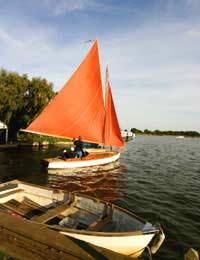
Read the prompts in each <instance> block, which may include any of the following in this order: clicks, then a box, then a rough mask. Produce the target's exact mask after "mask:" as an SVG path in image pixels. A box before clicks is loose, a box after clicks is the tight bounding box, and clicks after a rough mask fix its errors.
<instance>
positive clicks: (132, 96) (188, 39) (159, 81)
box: [0, 0, 200, 132]
mask: <svg viewBox="0 0 200 260" xmlns="http://www.w3.org/2000/svg"><path fill="white" fill-rule="evenodd" d="M0 3H1V9H0V40H1V45H0V57H1V59H0V68H5V69H6V70H8V71H16V72H17V73H19V74H20V75H21V74H27V75H28V77H30V78H32V77H42V78H45V79H47V80H48V82H52V83H53V85H54V91H59V90H60V89H61V88H62V87H63V85H64V84H65V82H66V81H68V79H69V78H70V76H71V75H72V73H73V72H74V71H75V70H76V69H77V67H78V66H79V65H80V63H81V62H82V60H83V59H84V57H85V56H86V54H87V52H88V51H89V49H90V48H91V44H92V43H91V42H88V41H90V40H94V39H98V43H99V51H100V62H101V72H102V83H103V85H104V79H105V76H103V75H104V74H105V68H106V64H107V63H108V66H109V76H110V82H111V87H112V93H113V98H114V102H115V107H116V111H117V114H118V120H119V124H120V128H121V129H129V130H130V129H131V128H137V129H144V130H145V129H149V130H151V131H153V129H154V130H155V129H159V130H161V131H168V130H166V129H171V131H197V132H200V119H199V118H200V116H199V115H200V105H199V100H200V86H199V85H200V73H199V70H200V59H199V46H200V17H199V12H200V1H198V0H180V1H178V2H177V1H174V0H166V1H160V0H149V1H145V0H134V1H133V0H125V1H119V0H115V1H114V0H109V1H105V0H102V1H101V2H100V1H97V0H60V1H59V3H58V2H57V1H56V0H40V1H39V0H34V1H33V0H30V1H24V0H21V1H17V0H13V1H5V0H0ZM155 126H156V128H155ZM191 129H192V130H191Z"/></svg>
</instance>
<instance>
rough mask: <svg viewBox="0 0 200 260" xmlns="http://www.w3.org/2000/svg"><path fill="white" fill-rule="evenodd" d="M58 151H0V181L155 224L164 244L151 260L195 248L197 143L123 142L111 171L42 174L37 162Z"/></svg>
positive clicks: (198, 239)
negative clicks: (103, 205)
mask: <svg viewBox="0 0 200 260" xmlns="http://www.w3.org/2000/svg"><path fill="white" fill-rule="evenodd" d="M60 151H61V148H56V147H50V148H48V149H41V150H38V149H31V148H20V149H13V150H4V151H0V181H1V182H4V181H8V180H12V179H19V180H22V181H27V182H31V183H35V184H41V185H45V186H48V187H53V188H62V189H66V190H71V191H79V192H83V193H86V194H89V195H92V196H96V197H99V198H101V199H104V200H107V201H112V202H114V203H116V204H117V205H120V206H123V207H125V208H128V209H130V210H132V211H133V212H135V213H136V214H138V215H139V216H141V217H143V218H145V219H146V220H148V221H149V222H151V223H160V224H161V225H162V227H163V229H164V231H165V235H166V239H165V242H164V244H163V245H162V247H161V248H160V249H159V251H158V252H157V254H156V255H155V256H153V259H154V260H181V259H183V256H184V253H185V252H186V251H187V250H188V249H189V248H190V247H193V248H195V249H199V248H200V221H199V219H200V205H199V204H200V192H199V187H200V156H199V154H200V152H199V151H200V138H184V139H176V138H175V137H147V136H145V137H144V136H139V137H136V139H135V140H134V141H131V142H128V143H126V147H125V148H124V149H123V150H122V153H121V159H120V164H121V165H120V167H119V168H118V169H116V170H113V171H111V172H99V173H97V174H94V173H87V174H74V175H73V176H67V177H54V176H52V175H48V174H47V172H46V171H45V170H44V169H43V168H42V167H41V163H40V160H41V159H42V158H44V157H49V156H57V155H59V153H60ZM143 259H147V258H146V256H144V257H143Z"/></svg>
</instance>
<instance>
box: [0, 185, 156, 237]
mask: <svg viewBox="0 0 200 260" xmlns="http://www.w3.org/2000/svg"><path fill="white" fill-rule="evenodd" d="M0 210H3V211H4V212H5V211H6V212H8V213H9V214H12V215H18V216H21V217H23V218H27V219H29V220H32V221H36V222H39V223H44V224H47V225H49V226H50V227H52V228H55V229H58V230H64V229H74V230H80V231H81V230H86V231H94V232H109V233H110V232H111V233H113V232H114V233H118V232H134V231H140V232H141V231H145V230H147V229H148V230H149V231H150V230H151V231H152V230H153V227H152V225H151V224H150V223H148V222H145V221H143V220H141V219H140V218H138V217H137V216H135V215H134V214H130V213H128V212H127V211H125V210H122V209H120V208H118V207H116V206H113V204H110V203H106V202H102V201H100V200H98V199H96V198H90V197H87V196H83V195H80V194H73V193H70V192H63V191H60V190H52V189H48V188H42V187H39V186H35V185H27V184H25V183H21V182H19V183H14V184H13V183H12V184H8V185H6V186H3V187H1V186H0Z"/></svg>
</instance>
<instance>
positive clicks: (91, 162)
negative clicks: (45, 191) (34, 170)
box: [44, 152, 120, 169]
mask: <svg viewBox="0 0 200 260" xmlns="http://www.w3.org/2000/svg"><path fill="white" fill-rule="evenodd" d="M94 154H95V153H93V155H94ZM101 155H102V156H101ZM107 155H108V156H107ZM101 157H102V158H101ZM119 157H120V153H117V152H103V153H100V152H98V153H96V156H91V157H90V158H88V157H87V156H86V157H83V158H82V159H79V158H72V159H60V158H49V159H45V160H44V161H47V162H48V169H73V168H83V167H91V166H99V165H106V164H109V163H112V162H115V161H117V160H118V159H119Z"/></svg>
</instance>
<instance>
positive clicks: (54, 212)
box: [32, 202, 71, 223]
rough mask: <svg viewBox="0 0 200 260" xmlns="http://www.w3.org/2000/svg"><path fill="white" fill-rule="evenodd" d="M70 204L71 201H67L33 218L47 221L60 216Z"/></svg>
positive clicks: (42, 221) (43, 221)
mask: <svg viewBox="0 0 200 260" xmlns="http://www.w3.org/2000/svg"><path fill="white" fill-rule="evenodd" d="M69 206H70V205H69V203H68V202H66V203H64V204H61V205H59V206H57V207H56V208H53V209H49V210H48V211H47V212H45V213H44V214H42V215H41V216H34V217H33V218H32V220H34V221H37V222H39V223H45V222H47V221H49V220H50V219H52V218H54V217H56V216H58V215H59V214H61V213H62V212H64V211H65V210H66V209H67V208H68V207H69ZM70 208H71V207H70ZM63 217H64V216H63Z"/></svg>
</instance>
